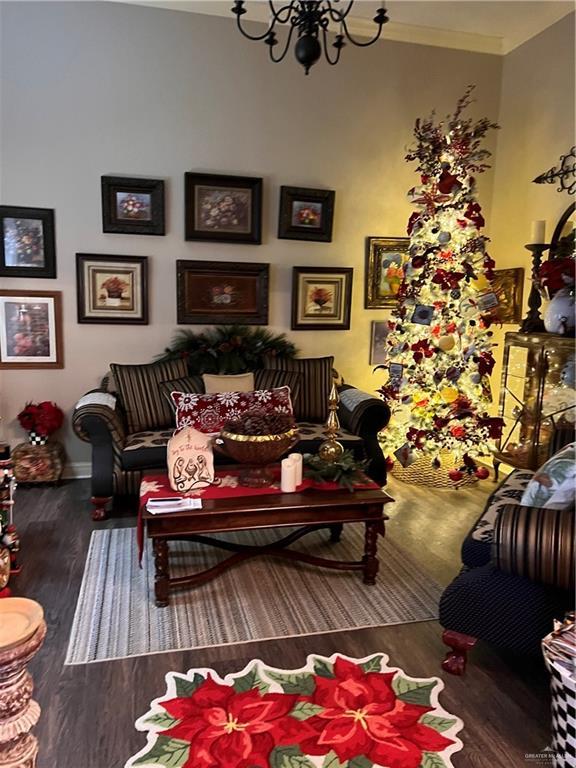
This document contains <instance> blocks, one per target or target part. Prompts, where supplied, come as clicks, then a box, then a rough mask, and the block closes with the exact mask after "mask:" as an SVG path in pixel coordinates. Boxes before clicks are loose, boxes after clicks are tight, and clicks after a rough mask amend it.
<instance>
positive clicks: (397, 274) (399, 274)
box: [364, 237, 410, 309]
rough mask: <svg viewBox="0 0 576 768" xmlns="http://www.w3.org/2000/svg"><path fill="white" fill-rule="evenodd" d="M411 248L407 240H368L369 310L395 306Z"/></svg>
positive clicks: (367, 306)
mask: <svg viewBox="0 0 576 768" xmlns="http://www.w3.org/2000/svg"><path fill="white" fill-rule="evenodd" d="M409 246H410V238H408V237H367V238H366V278H365V279H366V283H365V290H364V307H365V308H366V309H381V308H382V307H392V306H394V304H395V303H396V297H397V295H398V289H399V288H400V285H401V283H402V280H403V278H404V266H405V264H406V262H407V261H408V260H409V255H408V248H409Z"/></svg>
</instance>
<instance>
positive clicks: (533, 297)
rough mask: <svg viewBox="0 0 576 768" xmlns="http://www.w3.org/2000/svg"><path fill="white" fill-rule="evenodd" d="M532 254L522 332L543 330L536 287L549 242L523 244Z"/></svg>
mask: <svg viewBox="0 0 576 768" xmlns="http://www.w3.org/2000/svg"><path fill="white" fill-rule="evenodd" d="M524 247H525V248H526V250H528V251H530V253H531V254H532V288H531V289H530V295H529V296H528V314H527V315H526V317H525V318H524V320H523V321H522V325H521V326H520V330H521V331H522V333H539V332H541V331H543V330H544V321H543V320H542V318H541V317H540V307H541V306H542V296H541V295H540V291H539V290H538V288H537V283H538V272H539V271H540V266H541V264H542V255H543V254H544V251H547V250H548V249H549V248H550V243H528V244H527V245H525V246H524Z"/></svg>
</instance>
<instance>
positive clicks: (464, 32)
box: [111, 0, 576, 55]
mask: <svg viewBox="0 0 576 768" xmlns="http://www.w3.org/2000/svg"><path fill="white" fill-rule="evenodd" d="M111 1H112V2H132V3H136V4H137V5H153V6H157V7H160V8H168V9H172V10H178V11H184V12H191V13H204V14H210V15H214V16H223V17H227V18H229V19H230V22H231V23H235V18H234V17H233V15H232V13H231V12H230V8H231V7H232V0H183V1H179V0H111ZM285 2H286V0H283V2H276V3H275V5H276V7H280V5H283V4H284V3H285ZM337 2H338V0H337ZM340 4H341V5H342V6H344V0H340ZM385 4H386V7H387V8H388V15H389V17H390V23H389V24H387V25H386V26H385V27H384V32H383V39H384V40H386V39H388V40H401V41H404V42H414V43H422V44H424V45H436V46H442V47H445V48H459V49H464V50H470V51H478V52H481V53H495V54H503V55H504V54H506V53H509V52H510V51H512V50H514V48H516V47H517V46H519V45H521V44H522V43H524V42H526V40H529V39H530V38H531V37H534V36H535V35H537V34H538V33H539V32H542V30H544V29H546V28H547V27H549V26H551V25H552V24H554V23H555V22H556V21H558V20H559V19H561V18H563V17H564V16H566V15H567V14H569V13H570V12H571V11H573V10H574V9H575V8H576V0H527V1H526V0H504V1H501V0H483V1H482V2H477V0H470V2H468V0H445V1H444V0H389V1H388V0H386V3H385ZM379 5H380V2H379V1H378V0H356V3H355V5H354V8H353V11H352V14H351V15H353V17H354V19H353V21H352V23H351V24H350V25H349V26H350V28H351V29H352V30H353V31H354V32H355V33H356V34H358V35H362V34H363V33H365V34H367V35H370V36H371V34H372V28H373V26H374V25H373V24H372V22H371V21H370V19H371V18H372V17H373V16H374V13H375V11H376V9H377V8H378V7H379ZM245 8H246V10H247V14H246V15H245V16H244V20H247V19H254V20H259V21H267V19H268V16H269V9H268V2H267V0H246V5H245Z"/></svg>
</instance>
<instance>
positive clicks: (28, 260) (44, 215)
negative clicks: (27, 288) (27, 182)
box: [0, 205, 56, 278]
mask: <svg viewBox="0 0 576 768" xmlns="http://www.w3.org/2000/svg"><path fill="white" fill-rule="evenodd" d="M0 227H1V232H0V235H1V236H0V276H1V277H49V278H53V277H56V244H55V237H54V211H53V209H52V208H22V207H17V206H12V205H2V206H0Z"/></svg>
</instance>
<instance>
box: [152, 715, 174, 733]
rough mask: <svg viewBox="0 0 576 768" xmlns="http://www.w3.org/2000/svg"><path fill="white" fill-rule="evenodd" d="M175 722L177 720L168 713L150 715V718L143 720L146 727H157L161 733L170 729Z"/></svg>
mask: <svg viewBox="0 0 576 768" xmlns="http://www.w3.org/2000/svg"><path fill="white" fill-rule="evenodd" d="M177 722H178V720H177V719H176V718H174V717H171V716H170V715H169V714H168V712H156V714H154V715H150V717H147V718H146V720H144V723H146V725H157V726H158V728H161V729H162V730H163V731H166V730H167V729H168V728H172V726H173V725H176V723H177Z"/></svg>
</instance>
